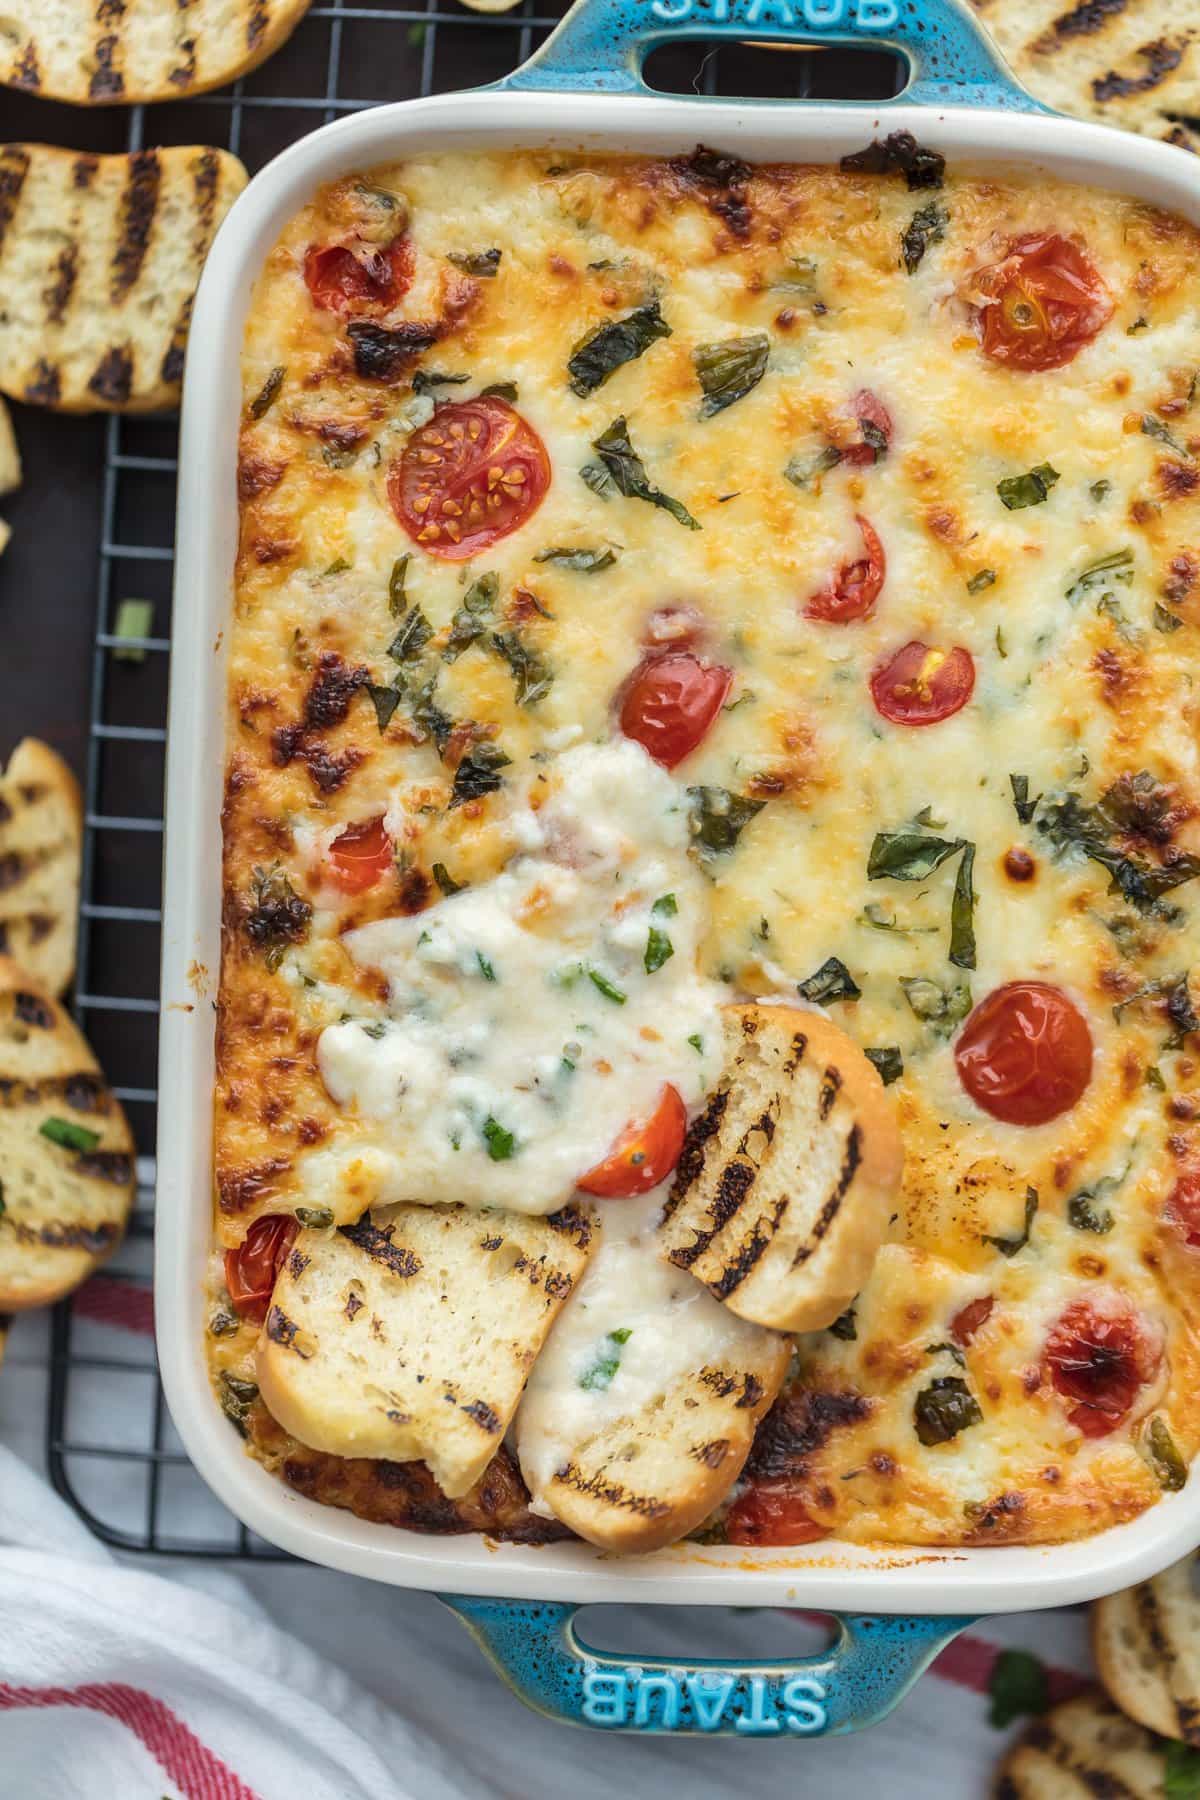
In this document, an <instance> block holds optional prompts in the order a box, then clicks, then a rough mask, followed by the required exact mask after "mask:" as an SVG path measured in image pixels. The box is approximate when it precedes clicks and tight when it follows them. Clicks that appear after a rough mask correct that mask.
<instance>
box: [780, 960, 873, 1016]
mask: <svg viewBox="0 0 1200 1800" xmlns="http://www.w3.org/2000/svg"><path fill="white" fill-rule="evenodd" d="M796 992H797V993H798V994H799V995H800V998H801V999H802V1000H808V1001H810V1002H811V1003H812V1005H814V1006H827V1005H828V1004H829V1002H830V1001H831V1000H858V999H860V998H861V996H862V989H861V988H860V987H859V985H858V983H857V982H856V981H855V979H854V977H853V975H851V973H850V971H849V969H848V968H847V967H846V965H845V963H844V962H842V961H841V959H840V958H839V957H836V956H830V957H827V958H826V959H825V961H824V962H823V963H822V964H821V966H820V968H819V969H817V970H816V971H815V972H814V973H813V974H812V975H810V976H808V978H807V979H806V980H804V981H798V982H797V983H796Z"/></svg>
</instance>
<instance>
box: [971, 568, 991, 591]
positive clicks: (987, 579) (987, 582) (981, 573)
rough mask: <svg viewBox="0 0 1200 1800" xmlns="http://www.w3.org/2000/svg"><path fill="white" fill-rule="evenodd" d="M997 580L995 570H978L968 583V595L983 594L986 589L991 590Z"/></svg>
mask: <svg viewBox="0 0 1200 1800" xmlns="http://www.w3.org/2000/svg"><path fill="white" fill-rule="evenodd" d="M995 579H996V571H995V569H977V570H976V571H975V573H974V575H972V577H971V579H970V581H968V583H967V592H968V594H982V592H983V590H984V588H990V587H991V585H992V583H993V582H994V581H995Z"/></svg>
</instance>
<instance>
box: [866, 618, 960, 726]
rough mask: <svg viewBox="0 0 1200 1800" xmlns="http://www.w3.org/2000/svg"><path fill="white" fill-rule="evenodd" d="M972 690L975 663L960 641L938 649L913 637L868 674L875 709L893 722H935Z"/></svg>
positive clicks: (948, 715)
mask: <svg viewBox="0 0 1200 1800" xmlns="http://www.w3.org/2000/svg"><path fill="white" fill-rule="evenodd" d="M974 691H975V663H974V661H973V659H972V657H971V652H970V651H969V650H964V649H963V648H962V647H961V645H955V647H954V648H953V649H952V650H942V649H940V648H938V647H936V646H934V645H930V644H922V643H920V642H918V641H917V640H916V639H914V640H913V642H912V643H911V644H905V645H904V647H903V648H902V649H900V650H897V651H896V652H895V654H894V655H892V656H889V657H888V659H887V661H886V662H884V663H880V664H879V666H878V668H877V669H875V670H874V672H873V673H872V676H871V698H872V700H874V702H875V708H876V711H877V712H880V713H882V714H883V717H884V718H885V719H890V720H891V722H892V724H893V725H937V724H939V723H940V722H941V720H942V719H949V718H951V717H952V716H953V715H954V714H955V713H956V712H959V711H960V710H961V709H962V707H964V706H965V705H966V704H967V701H968V700H969V699H970V698H971V695H972V694H973V693H974Z"/></svg>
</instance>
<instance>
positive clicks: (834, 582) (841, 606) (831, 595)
mask: <svg viewBox="0 0 1200 1800" xmlns="http://www.w3.org/2000/svg"><path fill="white" fill-rule="evenodd" d="M854 523H855V524H856V525H857V526H858V529H859V530H860V531H861V532H862V540H863V549H864V550H865V551H866V555H865V556H860V557H859V558H858V559H857V561H855V562H845V563H843V564H842V566H841V568H840V569H839V570H838V571H837V573H836V574H835V575H834V576H833V578H832V579H831V580H830V582H829V585H828V586H827V587H823V588H820V589H818V591H817V592H816V593H815V594H814V595H813V597H812V599H811V600H810V601H809V602H808V604H807V605H806V606H805V608H804V616H805V618H806V619H818V620H820V621H821V623H822V624H825V625H849V624H850V623H851V622H852V621H853V620H855V619H869V618H870V616H871V614H872V613H873V612H874V611H875V602H876V601H877V600H878V598H879V595H880V592H881V591H882V588H883V581H884V576H885V575H886V574H887V558H886V557H885V556H884V554H883V545H882V544H881V543H880V541H879V533H878V532H877V531H876V530H875V527H874V526H873V525H872V524H871V522H870V520H869V519H864V518H862V517H861V516H857V517H856V518H855V521H854Z"/></svg>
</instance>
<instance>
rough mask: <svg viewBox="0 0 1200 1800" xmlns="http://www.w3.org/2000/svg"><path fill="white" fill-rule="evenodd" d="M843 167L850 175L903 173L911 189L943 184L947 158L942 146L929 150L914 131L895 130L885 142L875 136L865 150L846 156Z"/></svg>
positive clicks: (842, 163) (842, 162)
mask: <svg viewBox="0 0 1200 1800" xmlns="http://www.w3.org/2000/svg"><path fill="white" fill-rule="evenodd" d="M840 166H841V168H842V170H843V172H844V173H845V174H848V175H903V176H904V179H905V181H906V182H907V183H908V187H909V190H910V191H913V190H915V189H917V188H940V187H941V185H942V182H943V180H944V178H945V174H946V159H945V157H944V156H943V155H942V153H941V151H940V150H927V149H926V148H925V146H924V145H923V144H918V142H917V140H916V138H915V137H914V136H913V134H912V132H911V131H892V132H889V133H888V135H887V137H886V138H884V140H883V142H882V144H881V143H880V142H879V139H878V138H875V139H873V140H872V142H871V143H869V144H868V145H867V147H866V149H865V150H856V151H854V153H853V154H852V155H850V156H843V157H842V159H841V165H840Z"/></svg>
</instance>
